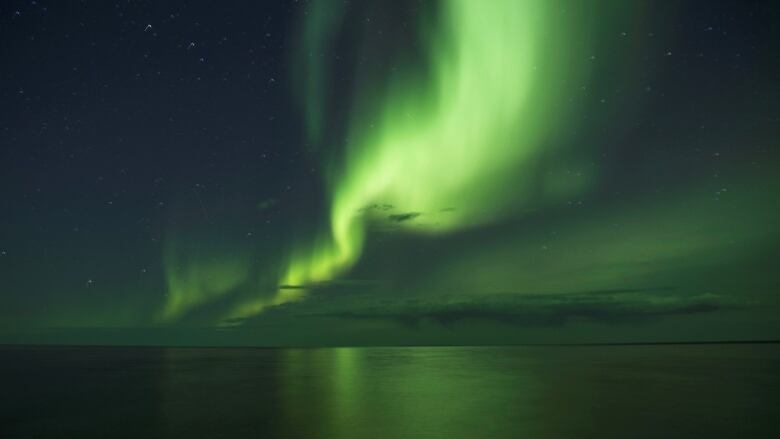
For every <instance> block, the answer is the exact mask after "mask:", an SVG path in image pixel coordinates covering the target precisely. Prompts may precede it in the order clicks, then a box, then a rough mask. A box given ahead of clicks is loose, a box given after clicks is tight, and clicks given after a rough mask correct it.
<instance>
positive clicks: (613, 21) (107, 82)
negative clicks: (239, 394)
mask: <svg viewBox="0 0 780 439" xmlns="http://www.w3.org/2000/svg"><path fill="white" fill-rule="evenodd" d="M779 12H780V7H778V6H777V5H776V4H775V2H771V1H737V0H734V1H711V0H706V1H705V0H702V1H688V2H682V1H680V2H671V1H670V2H660V1H649V0H648V1H631V2H617V1H597V0H592V1H587V2H570V1H564V0H526V1H519V0H495V1H471V0H445V1H441V2H435V1H420V0H402V1H389V0H385V1H379V0H376V1H371V0H368V1H357V0H354V1H341V0H330V1H329V0H322V1H313V0H310V1H304V0H300V1H292V0H278V1H230V2H206V1H203V2H195V1H182V2H173V1H170V2H168V1H164V2H162V1H151V0H150V1H119V2H108V1H97V0H95V1H47V0H37V1H12V0H5V1H3V2H2V3H0V60H2V61H1V62H2V64H0V65H1V67H0V342H1V343H99V344H188V345H246V344H249V345H343V344H353V345H372V344H503V343H582V342H585V343H591V342H594V343H595V342H638V341H649V342H660V341H709V340H768V339H778V338H780V318H778V316H779V315H780V314H779V312H780V272H779V271H778V269H777V267H778V262H777V261H778V260H780V229H779V228H778V224H780V207H778V206H780V203H778V198H779V197H780V166H779V165H780V149H779V148H778V139H780V81H779V80H778V79H779V78H780V68H779V67H780V57H779V56H780V44H779V43H780V31H778V26H777V23H779V22H780V14H779Z"/></svg>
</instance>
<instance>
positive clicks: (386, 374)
mask: <svg viewBox="0 0 780 439" xmlns="http://www.w3.org/2000/svg"><path fill="white" fill-rule="evenodd" d="M779 372H780V345H774V344H764V345H666V346H600V347H435V348H427V347H412V348H335V349H182V348H174V349H171V348H32V347H24V348H11V347H6V348H0V385H2V388H0V437H2V438H17V437H19V438H27V437H40V438H50V437H73V438H85V437H101V438H115V437H128V438H131V437H132V438H141V437H188V438H194V437H225V438H243V437H250V438H268V437H284V438H298V437H300V438H344V439H349V438H371V439H381V438H411V437H419V438H523V437H527V438H577V437H582V438H604V437H616V438H617V437H621V438H636V437H780V428H778V424H779V423H780V375H779Z"/></svg>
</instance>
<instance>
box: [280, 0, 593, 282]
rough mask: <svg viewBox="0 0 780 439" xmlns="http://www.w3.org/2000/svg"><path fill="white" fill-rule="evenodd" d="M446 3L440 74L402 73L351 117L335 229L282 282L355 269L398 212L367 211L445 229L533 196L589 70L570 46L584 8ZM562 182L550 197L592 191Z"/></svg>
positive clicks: (293, 263) (410, 225)
mask: <svg viewBox="0 0 780 439" xmlns="http://www.w3.org/2000/svg"><path fill="white" fill-rule="evenodd" d="M442 6H443V11H442V14H443V16H442V17H441V23H442V24H441V28H440V29H439V31H438V33H437V34H435V35H434V37H433V38H432V39H431V40H430V41H429V42H428V47H429V50H430V53H431V63H432V73H431V77H430V81H429V82H427V83H426V82H420V81H409V80H397V81H395V82H394V83H393V84H391V86H390V88H389V90H390V92H389V93H388V95H387V98H386V100H385V101H384V102H383V104H382V105H381V106H380V110H379V112H378V115H376V117H374V118H371V119H369V118H368V117H366V114H364V113H362V112H361V113H360V114H354V115H353V117H352V120H351V129H350V132H351V135H350V138H352V139H359V140H358V141H357V142H356V143H354V144H351V145H350V146H349V147H348V149H347V152H346V156H345V159H344V162H343V165H342V166H341V167H339V168H336V169H334V170H333V175H335V176H336V178H334V179H333V180H334V182H333V185H332V196H333V198H332V206H331V213H330V227H329V230H328V232H327V233H326V234H324V235H323V236H322V237H320V239H318V240H317V242H315V244H314V245H312V246H310V247H305V248H297V249H295V250H294V252H293V255H292V258H291V260H290V263H289V267H288V269H287V270H286V272H285V273H284V274H283V275H282V278H281V282H280V283H281V284H283V285H310V284H313V283H317V282H324V281H328V280H330V279H333V278H334V277H336V276H338V275H339V274H341V273H343V272H345V271H346V270H348V269H349V268H350V267H351V266H352V265H353V264H354V263H355V262H356V261H357V260H358V258H359V257H360V255H361V252H362V249H363V246H364V241H365V237H366V233H367V230H368V228H369V224H370V223H376V222H377V221H381V220H383V219H387V218H388V215H387V212H386V211H381V210H377V209H370V208H369V209H366V207H367V206H372V205H375V204H379V205H390V206H392V209H393V212H395V213H396V214H397V216H396V218H397V221H396V223H397V224H396V225H397V226H398V227H399V228H403V229H407V230H411V231H416V232H424V233H444V232H451V231H455V230H459V229H463V228H467V227H471V226H474V225H478V224H484V223H487V222H490V221H491V220H495V219H496V218H498V217H500V216H502V215H505V214H507V213H508V212H509V211H510V210H512V209H517V208H518V204H521V205H522V204H523V203H524V202H525V203H528V202H530V200H531V197H532V195H531V194H532V193H533V192H534V190H535V188H533V187H532V185H531V175H532V172H531V171H532V168H533V165H534V159H535V158H537V157H538V156H539V154H540V153H541V152H543V151H544V150H545V149H546V148H550V147H552V146H551V145H550V144H549V143H548V140H549V139H548V136H549V134H550V132H551V130H552V129H554V128H555V127H556V126H558V127H560V125H561V124H562V123H563V122H564V120H565V116H564V115H565V113H566V112H567V109H566V108H565V106H564V105H562V99H561V97H562V96H563V95H564V94H565V92H566V91H567V87H572V82H573V81H571V79H572V78H576V77H578V76H579V75H580V74H581V72H582V70H583V69H582V68H581V67H580V66H579V65H578V64H577V63H576V62H573V61H572V58H571V57H570V56H569V55H570V54H569V49H568V47H566V45H565V44H568V43H570V42H569V41H568V38H567V36H568V34H569V33H574V32H575V29H576V26H575V23H572V22H570V20H567V19H566V17H568V16H574V15H576V14H569V15H567V14H562V13H561V11H562V10H564V11H565V8H562V4H558V2H555V1H553V2H550V1H541V0H539V1H516V0H495V1H491V2H475V1H471V0H453V1H448V2H444V3H443V4H442ZM579 56H580V57H582V55H581V54H580V55H579ZM421 90H424V92H421ZM510 182H511V186H507V184H509V183H510ZM561 186H562V187H565V188H566V190H565V191H562V192H561V193H548V194H544V195H545V196H546V197H548V198H557V197H560V196H563V195H566V194H570V193H572V191H578V190H581V189H582V187H581V186H582V184H580V185H574V186H572V185H561ZM510 187H511V189H509V188H510ZM564 192H565V193H564ZM404 219H407V220H404Z"/></svg>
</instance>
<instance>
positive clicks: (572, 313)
mask: <svg viewBox="0 0 780 439" xmlns="http://www.w3.org/2000/svg"><path fill="white" fill-rule="evenodd" d="M741 307H743V306H742V305H741V304H739V303H735V302H733V301H726V300H724V299H723V298H722V297H721V296H718V295H714V294H708V293H703V294H694V295H683V294H679V293H678V292H675V291H674V289H673V288H671V287H657V288H647V289H640V288H626V289H615V290H596V291H583V292H569V293H559V294H516V293H514V294H512V293H505V294H498V295H489V296H487V295H476V296H475V295H469V296H436V297H431V298H425V299H422V298H415V299H404V300H393V299H386V298H385V299H378V298H376V297H375V296H374V295H370V294H352V295H348V297H345V298H344V299H343V300H334V298H333V297H332V296H331V297H330V298H329V300H327V301H326V300H323V299H321V298H318V297H317V296H316V295H315V296H313V297H311V298H309V300H307V301H304V302H299V303H291V304H286V305H283V306H280V307H277V308H275V309H273V310H271V311H269V312H268V313H267V314H266V315H264V316H260V318H261V319H262V318H277V317H293V316H294V317H304V316H306V317H331V318H338V319H346V320H389V321H394V322H397V323H399V324H401V325H404V326H412V327H414V326H417V325H419V324H420V323H421V322H423V321H432V322H436V323H438V324H441V325H445V326H446V325H451V324H454V323H457V322H460V321H467V320H481V321H492V322H499V323H504V324H511V325H516V326H523V327H533V326H560V325H564V324H566V323H567V322H569V321H571V320H575V319H585V320H591V321H599V322H603V323H615V324H620V323H637V322H642V321H649V320H652V319H657V318H660V317H664V316H672V315H689V314H702V313H709V312H714V311H719V310H723V309H735V308H741Z"/></svg>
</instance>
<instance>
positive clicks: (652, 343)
mask: <svg viewBox="0 0 780 439" xmlns="http://www.w3.org/2000/svg"><path fill="white" fill-rule="evenodd" d="M748 344H780V340H727V341H645V342H612V343H523V344H494V345H487V344H486V345H468V344H463V345H459V344H449V345H446V344H442V345H327V346H325V345H323V346H305V345H289V346H281V345H280V346H251V345H237V346H229V345H225V346H214V345H210V346H208V345H204V346H198V345H134V344H127V345H123V344H116V345H108V344H52V343H43V344H29V343H0V349H41V348H42V349H48V348H51V349H68V348H70V349H84V348H93V349H340V348H355V349H372V348H429V349H430V348H456V347H458V348H466V347H470V348H498V347H504V348H511V347H518V348H520V347H608V346H615V347H618V346H626V347H628V346H673V345H681V346H685V345H748Z"/></svg>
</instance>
